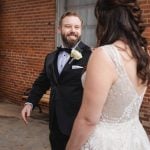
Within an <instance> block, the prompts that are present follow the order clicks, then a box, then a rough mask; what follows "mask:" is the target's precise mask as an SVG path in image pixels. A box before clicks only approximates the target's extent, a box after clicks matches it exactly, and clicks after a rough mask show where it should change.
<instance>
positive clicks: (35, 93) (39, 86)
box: [27, 56, 50, 107]
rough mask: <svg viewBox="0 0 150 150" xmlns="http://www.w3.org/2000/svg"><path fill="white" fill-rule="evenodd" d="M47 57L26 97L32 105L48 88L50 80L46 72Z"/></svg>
mask: <svg viewBox="0 0 150 150" xmlns="http://www.w3.org/2000/svg"><path fill="white" fill-rule="evenodd" d="M47 58H48V56H47V57H46V58H45V62H44V67H43V70H42V72H41V73H40V74H39V76H38V78H37V79H36V80H35V81H34V83H33V86H32V89H31V92H30V93H29V97H28V99H27V102H30V103H32V104H33V107H35V106H36V105H37V104H38V102H39V101H40V99H41V97H42V96H43V94H44V93H45V92H46V91H47V90H48V89H49V88H50V81H49V79H48V77H47V73H46V63H47Z"/></svg>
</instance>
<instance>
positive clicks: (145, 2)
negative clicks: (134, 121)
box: [140, 0, 150, 134]
mask: <svg viewBox="0 0 150 150" xmlns="http://www.w3.org/2000/svg"><path fill="white" fill-rule="evenodd" d="M140 2H141V4H140V6H141V8H142V10H143V18H144V21H145V23H146V30H145V33H144V36H145V37H146V38H147V39H148V43H149V51H150V0H142V1H140ZM140 117H141V121H142V124H143V125H144V127H145V129H146V131H147V132H148V134H150V87H149V88H148V89H147V92H146V94H145V96H144V101H143V103H142V107H141V111H140Z"/></svg>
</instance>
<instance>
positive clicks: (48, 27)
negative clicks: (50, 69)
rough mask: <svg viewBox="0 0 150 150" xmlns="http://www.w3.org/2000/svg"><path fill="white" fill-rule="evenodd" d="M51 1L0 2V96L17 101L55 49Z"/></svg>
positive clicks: (54, 4)
mask: <svg viewBox="0 0 150 150" xmlns="http://www.w3.org/2000/svg"><path fill="white" fill-rule="evenodd" d="M55 11H56V2H55V0H1V1H0V96H1V97H5V98H8V99H10V100H11V101H14V102H20V101H21V100H22V99H21V97H22V95H23V92H24V91H25V90H26V89H27V88H29V87H31V85H32V83H33V81H34V80H35V78H36V77H37V75H38V74H39V72H40V70H41V69H42V65H43V61H44V58H45V56H46V54H47V53H48V52H50V51H52V50H54V47H55V16H56V13H55Z"/></svg>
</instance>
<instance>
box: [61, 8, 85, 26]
mask: <svg viewBox="0 0 150 150" xmlns="http://www.w3.org/2000/svg"><path fill="white" fill-rule="evenodd" d="M69 16H75V17H78V18H79V19H80V21H81V24H82V25H83V20H82V18H81V17H80V16H79V14H77V13H76V12H73V11H67V12H65V13H64V14H63V15H62V16H61V18H60V21H59V26H61V25H62V20H63V19H64V18H65V17H69Z"/></svg>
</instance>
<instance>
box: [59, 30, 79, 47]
mask: <svg viewBox="0 0 150 150" xmlns="http://www.w3.org/2000/svg"><path fill="white" fill-rule="evenodd" d="M68 36H75V37H76V39H75V40H74V39H68V38H67V37H68ZM61 38H62V41H63V44H64V46H65V47H67V48H72V47H74V46H75V45H76V44H77V43H78V42H79V41H80V39H81V36H79V37H78V35H76V34H75V33H73V32H71V33H70V34H68V35H65V34H63V33H62V34H61Z"/></svg>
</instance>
